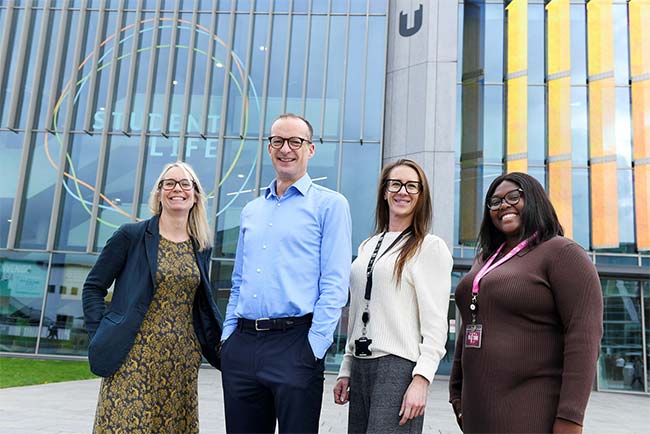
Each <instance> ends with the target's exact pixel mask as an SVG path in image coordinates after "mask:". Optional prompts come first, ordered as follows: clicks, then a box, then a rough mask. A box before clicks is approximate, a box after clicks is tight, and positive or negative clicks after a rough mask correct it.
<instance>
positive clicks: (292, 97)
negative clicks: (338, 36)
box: [285, 15, 308, 114]
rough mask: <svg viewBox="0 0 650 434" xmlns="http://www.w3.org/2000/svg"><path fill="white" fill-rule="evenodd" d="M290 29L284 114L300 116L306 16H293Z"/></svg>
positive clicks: (304, 63) (304, 64)
mask: <svg viewBox="0 0 650 434" xmlns="http://www.w3.org/2000/svg"><path fill="white" fill-rule="evenodd" d="M291 21H292V27H291V49H290V51H289V74H288V77H287V84H286V86H287V107H286V109H285V112H289V113H298V114H302V106H303V94H302V88H303V81H304V75H305V66H306V62H305V47H306V42H307V38H306V37H307V36H308V35H307V16H306V15H294V16H293V18H292V20H291Z"/></svg>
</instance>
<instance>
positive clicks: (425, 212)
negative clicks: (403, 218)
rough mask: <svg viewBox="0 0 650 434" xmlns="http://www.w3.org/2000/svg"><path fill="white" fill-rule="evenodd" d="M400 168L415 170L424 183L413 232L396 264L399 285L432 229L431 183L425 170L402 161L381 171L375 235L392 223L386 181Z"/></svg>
mask: <svg viewBox="0 0 650 434" xmlns="http://www.w3.org/2000/svg"><path fill="white" fill-rule="evenodd" d="M398 166H406V167H410V168H411V169H413V170H415V172H416V173H417V174H418V178H420V182H421V183H422V190H421V191H420V193H419V194H418V195H417V202H416V204H415V209H414V210H413V223H412V224H411V226H412V228H413V230H412V231H411V233H410V234H409V236H407V237H406V239H405V241H404V243H403V244H402V247H401V249H400V252H399V256H398V257H397V261H396V262H395V269H394V270H393V276H394V277H395V279H396V280H397V284H398V285H399V283H400V282H401V281H402V272H403V271H404V266H405V265H406V261H408V260H409V259H410V258H412V257H413V255H415V253H416V252H417V251H418V249H419V248H420V246H421V245H422V241H423V240H424V237H425V236H426V235H427V234H428V233H429V228H430V227H431V214H432V211H431V194H430V191H429V183H428V182H427V177H426V175H425V174H424V170H422V168H421V167H420V165H419V164H418V163H416V162H415V161H413V160H408V159H401V160H397V161H395V162H394V163H391V164H389V165H387V166H386V167H384V169H383V170H382V171H381V178H380V179H379V187H378V188H377V208H376V209H375V235H376V234H379V233H382V232H386V231H388V227H389V223H390V214H389V209H388V201H387V200H386V199H385V198H384V196H385V194H386V181H387V180H388V179H389V177H390V172H391V170H393V169H394V168H396V167H398Z"/></svg>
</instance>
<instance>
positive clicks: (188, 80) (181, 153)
mask: <svg viewBox="0 0 650 434" xmlns="http://www.w3.org/2000/svg"><path fill="white" fill-rule="evenodd" d="M198 8H199V4H198V2H194V10H193V11H192V28H193V29H196V28H197V25H198V21H199V12H198V11H199V9H198ZM195 48H196V31H192V32H191V33H190V48H189V50H188V59H187V67H186V68H185V91H184V95H183V116H182V118H181V131H180V132H179V139H178V159H179V160H181V161H185V160H186V156H185V138H186V137H187V135H188V133H187V124H188V119H189V115H190V111H191V107H190V104H191V99H192V85H193V83H194V74H193V73H194V63H195V62H194V59H195V57H196V53H195V52H194V49H195ZM208 63H210V62H209V59H208Z"/></svg>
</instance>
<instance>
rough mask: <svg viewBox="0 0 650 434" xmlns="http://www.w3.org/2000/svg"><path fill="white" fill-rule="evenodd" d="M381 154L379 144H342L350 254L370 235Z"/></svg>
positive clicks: (342, 190)
mask: <svg viewBox="0 0 650 434" xmlns="http://www.w3.org/2000/svg"><path fill="white" fill-rule="evenodd" d="M380 157H381V155H380V148H379V144H378V143H364V144H363V145H360V144H359V143H344V144H343V163H342V169H341V170H342V173H341V193H343V195H344V196H345V197H346V199H347V200H348V202H349V203H350V212H351V214H352V254H353V255H355V256H356V254H357V249H358V247H359V244H361V241H363V240H364V239H366V238H367V237H369V236H370V234H371V232H372V229H373V226H374V225H373V223H374V216H375V213H374V210H375V205H376V200H377V198H376V195H375V192H376V191H377V182H378V177H377V173H378V172H379V170H380V167H381V161H380Z"/></svg>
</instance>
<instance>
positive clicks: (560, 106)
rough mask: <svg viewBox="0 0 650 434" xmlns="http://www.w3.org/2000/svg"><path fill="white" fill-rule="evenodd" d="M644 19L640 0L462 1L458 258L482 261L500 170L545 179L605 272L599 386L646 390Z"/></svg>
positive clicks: (649, 274)
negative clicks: (490, 198) (484, 220)
mask: <svg viewBox="0 0 650 434" xmlns="http://www.w3.org/2000/svg"><path fill="white" fill-rule="evenodd" d="M649 18H650V3H648V2H641V1H635V0H631V1H623V0H620V1H619V0H591V1H574V0H571V1H569V0H550V1H542V0H511V1H498V0H476V1H464V2H459V23H461V25H459V30H460V31H459V38H460V39H459V40H462V43H460V44H459V55H458V65H459V66H458V68H459V75H458V77H459V83H458V103H459V107H460V109H459V119H458V122H459V123H460V124H461V127H460V131H462V133H460V140H459V141H458V142H457V162H456V165H457V169H456V173H457V179H456V195H457V197H456V207H457V208H456V217H455V218H456V225H455V227H456V231H455V234H454V244H455V248H454V253H455V254H454V256H456V257H467V258H469V257H472V256H473V253H474V252H473V248H474V246H475V243H476V237H477V235H478V228H479V225H480V221H481V216H482V212H483V211H482V201H483V197H484V195H485V191H486V189H487V187H488V185H489V184H490V182H491V181H492V180H493V179H494V178H495V177H496V176H498V175H501V174H502V173H504V172H509V171H515V170H517V171H524V172H528V173H529V174H531V175H533V176H534V177H535V178H537V179H538V180H539V181H540V182H541V183H542V185H544V186H545V187H546V189H547V192H548V193H549V196H550V197H551V200H552V202H553V204H554V206H555V208H556V210H557V212H558V216H559V218H560V221H561V223H562V225H563V227H564V229H565V234H566V235H567V236H568V237H570V238H573V239H574V240H576V241H577V242H578V243H579V244H580V245H582V246H583V247H584V248H585V249H586V250H587V251H588V252H589V254H590V255H591V257H592V258H593V259H594V262H595V264H596V266H597V268H598V269H599V272H600V273H601V276H603V278H602V286H603V296H604V301H605V311H604V324H605V332H604V337H603V340H602V344H601V358H600V362H599V376H598V382H597V384H598V387H599V388H600V389H601V390H626V391H638V392H646V393H647V392H649V391H650V389H648V387H647V384H648V369H650V359H648V357H649V356H650V354H649V351H648V346H647V344H648V339H647V337H648V336H649V335H648V333H650V330H649V328H648V315H647V313H648V310H647V309H648V307H647V302H648V299H647V286H648V283H649V279H650V269H649V268H648V261H647V257H648V253H649V250H650V243H648V233H649V232H650V226H649V224H650V222H649V220H648V208H649V207H650V194H649V193H648V191H649V190H648V189H649V188H650V178H649V177H648V176H647V171H648V167H649V166H648V164H649V162H650V161H649V159H648V157H649V156H650V155H649V154H648V151H649V150H650V140H649V138H650V130H649V129H648V124H647V122H646V121H647V119H648V115H649V114H650V98H648V93H647V92H648V90H649V89H650V50H648V49H647V48H648V46H650V45H649V44H650V38H649V37H648V34H647V32H645V33H644V32H643V30H642V27H641V23H642V22H644V23H647V22H648V19H649ZM643 119H645V120H646V121H644V120H643ZM644 122H645V123H644ZM461 198H462V200H461ZM468 204H470V205H469V206H468ZM457 268H462V267H457ZM619 273H620V277H616V275H617V274H619ZM605 274H606V275H607V278H605Z"/></svg>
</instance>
